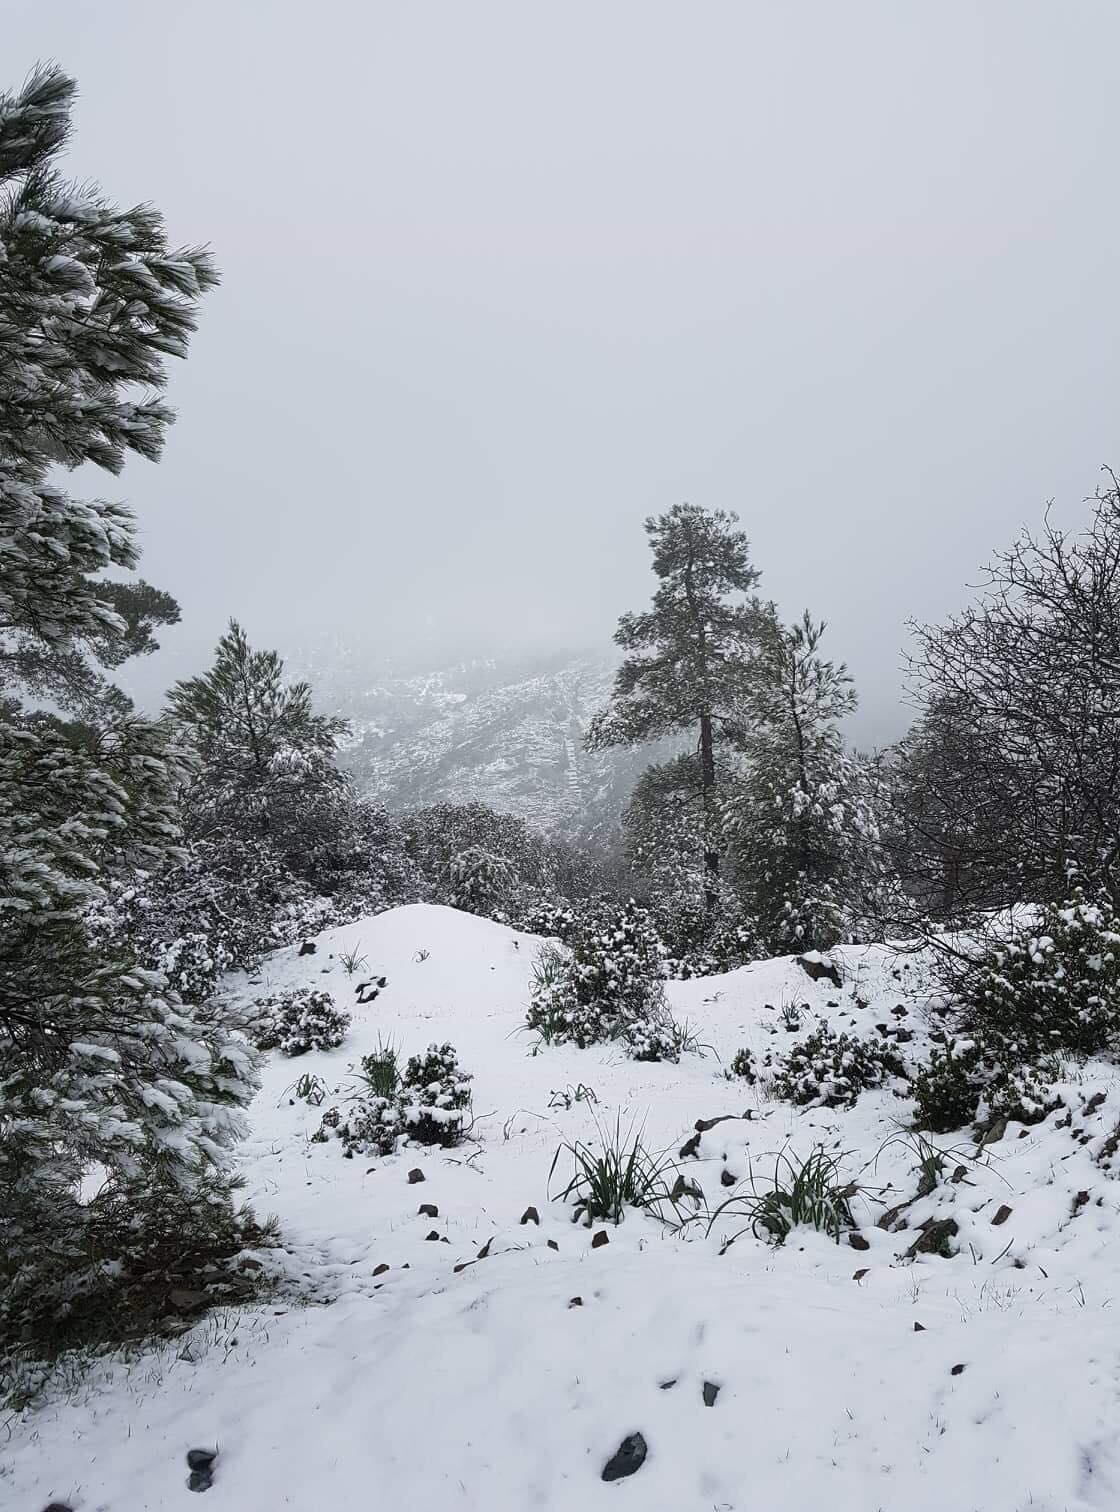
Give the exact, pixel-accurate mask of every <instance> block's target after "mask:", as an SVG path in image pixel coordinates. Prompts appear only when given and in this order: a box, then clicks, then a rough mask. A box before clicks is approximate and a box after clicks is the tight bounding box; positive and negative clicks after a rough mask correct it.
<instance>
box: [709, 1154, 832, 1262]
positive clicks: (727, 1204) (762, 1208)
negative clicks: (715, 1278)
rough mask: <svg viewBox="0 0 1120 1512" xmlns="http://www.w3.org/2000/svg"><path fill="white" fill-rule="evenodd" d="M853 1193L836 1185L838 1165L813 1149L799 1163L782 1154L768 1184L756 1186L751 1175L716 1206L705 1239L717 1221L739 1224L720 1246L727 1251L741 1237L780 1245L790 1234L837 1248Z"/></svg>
mask: <svg viewBox="0 0 1120 1512" xmlns="http://www.w3.org/2000/svg"><path fill="white" fill-rule="evenodd" d="M857 1190H858V1188H857V1187H856V1186H855V1185H854V1184H853V1183H851V1182H845V1181H844V1180H843V1179H842V1175H841V1171H840V1164H839V1161H837V1160H836V1158H835V1157H834V1156H832V1155H829V1154H828V1152H827V1151H826V1150H825V1149H824V1147H823V1146H821V1145H817V1146H816V1148H815V1149H814V1150H812V1152H811V1153H810V1154H809V1155H807V1156H806V1157H805V1159H804V1160H798V1158H797V1156H796V1155H794V1154H791V1153H790V1151H788V1150H783V1151H782V1152H781V1154H780V1155H778V1157H777V1159H776V1160H775V1162H774V1175H773V1178H772V1179H771V1181H770V1183H769V1184H768V1185H765V1186H761V1187H760V1185H759V1183H758V1181H757V1180H756V1178H755V1175H754V1172H753V1170H752V1171H751V1173H750V1175H749V1176H748V1178H747V1180H746V1182H745V1183H744V1186H743V1188H742V1189H741V1190H737V1191H736V1192H735V1193H734V1194H733V1195H732V1196H730V1197H728V1198H727V1199H726V1200H725V1201H724V1202H721V1203H720V1205H719V1207H717V1208H716V1209H715V1211H714V1212H713V1213H712V1214H711V1215H710V1216H709V1218H708V1233H709V1234H710V1233H711V1232H712V1230H713V1229H714V1228H715V1226H716V1224H717V1223H718V1222H719V1221H720V1219H722V1218H724V1217H725V1216H728V1215H730V1216H731V1217H734V1218H737V1219H742V1220H743V1227H742V1228H740V1229H739V1230H738V1232H737V1233H735V1234H732V1235H731V1237H730V1238H729V1239H727V1240H726V1241H725V1245H730V1244H733V1243H734V1242H735V1240H736V1239H738V1238H740V1237H741V1236H742V1235H743V1234H745V1233H750V1234H753V1235H754V1236H755V1238H758V1239H769V1240H771V1241H772V1242H773V1243H774V1244H784V1243H785V1241H786V1239H788V1238H789V1236H790V1234H791V1233H792V1232H793V1230H794V1229H796V1228H803V1227H804V1228H812V1229H818V1230H819V1231H820V1232H821V1233H825V1234H828V1236H829V1237H830V1238H831V1239H835V1240H836V1242H837V1243H839V1242H840V1236H841V1234H842V1233H844V1231H845V1230H847V1229H850V1228H851V1227H852V1214H851V1209H850V1207H849V1206H848V1204H849V1202H850V1201H851V1199H852V1198H853V1197H854V1196H855V1195H856V1192H857Z"/></svg>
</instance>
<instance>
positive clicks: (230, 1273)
mask: <svg viewBox="0 0 1120 1512" xmlns="http://www.w3.org/2000/svg"><path fill="white" fill-rule="evenodd" d="M238 1184H239V1183H238V1182H236V1181H231V1180H230V1179H228V1178H223V1177H220V1176H218V1175H217V1174H215V1173H210V1174H209V1175H207V1176H206V1177H205V1178H203V1179H202V1180H201V1181H200V1182H199V1183H198V1184H197V1185H196V1186H195V1187H193V1188H192V1189H189V1190H184V1188H183V1187H182V1186H181V1185H180V1184H179V1183H178V1182H175V1181H164V1180H161V1179H156V1180H155V1181H153V1182H151V1183H144V1184H143V1185H140V1186H136V1187H132V1186H122V1185H118V1184H115V1183H113V1184H109V1185H107V1186H106V1187H105V1188H104V1189H103V1190H102V1191H101V1192H99V1193H98V1194H97V1195H96V1196H94V1197H93V1198H92V1199H91V1200H90V1201H89V1202H87V1203H86V1204H84V1206H82V1207H81V1208H80V1209H78V1210H76V1212H75V1215H74V1217H75V1221H74V1222H73V1223H72V1224H68V1223H64V1224H62V1225H61V1226H60V1225H58V1224H56V1223H52V1224H51V1225H50V1228H49V1230H46V1229H45V1230H43V1231H37V1232H31V1233H29V1234H28V1235H27V1239H26V1251H25V1253H24V1255H23V1257H22V1263H21V1264H18V1265H16V1266H15V1267H14V1268H13V1269H11V1270H6V1271H4V1272H3V1285H2V1286H0V1340H4V1339H9V1340H14V1341H17V1342H16V1343H15V1346H14V1349H13V1351H12V1353H11V1354H8V1355H7V1356H5V1352H4V1349H3V1346H2V1344H0V1380H7V1382H8V1385H9V1388H10V1389H11V1390H12V1391H13V1392H18V1391H19V1390H20V1389H21V1385H22V1386H24V1387H25V1386H26V1385H27V1383H28V1382H29V1381H30V1380H31V1379H32V1378H31V1376H30V1375H29V1374H28V1373H27V1372H23V1371H20V1370H18V1369H17V1368H16V1360H17V1358H18V1357H19V1356H24V1357H27V1356H30V1357H32V1358H34V1359H37V1360H43V1359H46V1358H51V1357H53V1356H55V1355H57V1354H59V1353H61V1352H62V1351H63V1350H67V1349H74V1348H80V1347H82V1346H85V1345H89V1344H97V1345H99V1344H104V1343H119V1342H123V1341H125V1340H129V1339H140V1338H144V1337H147V1336H149V1335H151V1334H153V1333H160V1332H174V1331H178V1330H180V1329H181V1328H182V1327H183V1321H184V1314H183V1312H182V1311H180V1310H178V1308H177V1307H176V1301H177V1300H178V1299H177V1298H176V1297H175V1295H174V1293H176V1292H183V1293H185V1294H186V1295H187V1296H189V1297H190V1298H191V1303H190V1310H191V1314H192V1316H197V1314H198V1312H200V1311H201V1310H202V1308H203V1307H205V1306H206V1305H207V1303H223V1302H225V1303H229V1302H231V1301H235V1302H239V1303H240V1302H244V1301H246V1300H247V1299H249V1298H251V1296H252V1294H253V1293H254V1292H255V1291H259V1290H260V1287H261V1284H262V1283H261V1280H260V1273H259V1267H257V1268H255V1269H252V1270H239V1269H238V1267H237V1264H236V1260H237V1257H238V1255H240V1254H241V1253H242V1252H243V1251H244V1250H259V1249H264V1248H268V1247H271V1246H272V1245H273V1244H275V1242H276V1224H275V1220H272V1219H269V1220H267V1221H266V1222H264V1223H258V1222H257V1221H256V1220H255V1219H254V1217H253V1215H252V1214H251V1213H250V1212H249V1211H248V1210H247V1209H245V1208H238V1207H237V1206H236V1205H235V1203H234V1201H233V1193H234V1192H235V1191H236V1189H237V1186H238ZM9 1367H11V1374H9V1373H8V1369H9ZM6 1395H7V1392H6V1391H5V1390H3V1389H0V1402H4V1399H5V1396H6ZM7 1405H16V1406H18V1405H20V1403H19V1402H18V1401H16V1402H12V1401H11V1400H10V1399H9V1401H8V1403H7Z"/></svg>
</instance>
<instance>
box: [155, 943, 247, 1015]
mask: <svg viewBox="0 0 1120 1512" xmlns="http://www.w3.org/2000/svg"><path fill="white" fill-rule="evenodd" d="M232 965H233V961H232V959H231V957H230V954H229V952H228V950H227V949H226V947H225V946H224V945H223V944H222V943H221V941H217V942H216V943H211V941H210V938H209V936H208V935H204V934H187V935H180V936H179V938H178V939H177V940H172V941H170V943H169V944H167V945H164V946H163V947H162V949H160V950H159V951H158V953H157V955H156V970H157V971H160V972H162V973H163V975H164V976H165V977H166V978H167V981H168V984H169V986H171V987H173V988H174V989H175V991H176V992H177V993H178V994H179V996H180V997H181V998H182V999H183V1001H184V1002H186V1003H205V1002H206V1001H207V999H208V998H211V997H213V996H214V993H215V991H216V990H217V986H218V979H219V977H221V976H222V974H223V973H224V972H226V971H229V970H230V968H231V967H232Z"/></svg>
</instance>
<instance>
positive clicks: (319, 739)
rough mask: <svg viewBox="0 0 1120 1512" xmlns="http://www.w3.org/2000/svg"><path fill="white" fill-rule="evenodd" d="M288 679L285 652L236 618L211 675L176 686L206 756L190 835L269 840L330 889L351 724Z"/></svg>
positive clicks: (191, 732) (180, 721)
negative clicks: (341, 756)
mask: <svg viewBox="0 0 1120 1512" xmlns="http://www.w3.org/2000/svg"><path fill="white" fill-rule="evenodd" d="M283 679H284V663H283V661H282V660H281V658H280V657H279V656H278V655H277V653H276V652H275V651H254V650H253V649H252V648H251V647H250V645H249V641H248V638H247V637H246V635H245V632H244V630H242V628H241V626H240V625H239V624H238V623H237V621H236V620H231V621H230V627H229V630H228V631H227V632H226V634H225V635H223V636H222V638H221V640H220V641H219V642H218V647H217V653H216V656H215V660H214V665H213V666H212V667H211V669H210V671H209V672H205V673H203V674H202V675H201V676H199V677H191V678H188V679H186V680H185V681H182V682H178V683H176V684H175V686H174V688H173V689H172V690H171V692H170V694H169V695H168V706H169V710H170V713H171V717H172V719H173V720H174V721H175V723H176V724H177V725H178V726H179V728H180V729H181V730H182V731H183V733H184V734H185V736H186V737H187V739H188V741H189V743H190V745H191V746H192V747H193V749H194V750H195V752H196V753H197V756H198V774H197V777H196V778H195V781H194V782H193V783H192V784H191V787H190V789H189V791H188V793H187V795H186V811H187V815H188V825H189V832H190V834H191V836H192V838H198V839H209V838H212V837H213V836H215V835H219V834H227V835H228V834H234V835H237V836H238V837H239V838H241V839H244V840H264V841H267V842H268V843H269V844H270V845H271V846H273V847H274V849H275V850H276V852H277V854H278V855H279V856H280V857H281V859H282V860H283V861H284V863H285V864H286V865H287V866H289V867H290V868H291V869H292V870H293V872H294V873H295V874H296V875H301V876H304V877H306V878H307V879H308V880H313V881H315V882H316V883H318V884H320V885H323V886H329V880H328V876H329V874H330V873H331V872H332V870H334V869H335V868H336V866H337V857H336V855H335V851H334V845H335V837H336V835H337V834H338V832H339V826H340V821H341V817H342V816H341V810H342V809H343V808H344V807H345V801H346V794H345V780H344V778H343V776H342V773H341V772H340V771H339V770H338V768H337V766H336V765H335V761H334V753H335V748H336V746H337V743H338V740H339V738H340V737H341V736H342V735H344V734H345V733H346V730H347V728H348V726H347V724H346V721H345V720H342V719H335V718H331V717H329V716H326V715H322V714H315V713H313V712H312V708H311V688H310V686H309V685H308V684H307V683H305V682H295V683H290V684H285V683H284V680H283Z"/></svg>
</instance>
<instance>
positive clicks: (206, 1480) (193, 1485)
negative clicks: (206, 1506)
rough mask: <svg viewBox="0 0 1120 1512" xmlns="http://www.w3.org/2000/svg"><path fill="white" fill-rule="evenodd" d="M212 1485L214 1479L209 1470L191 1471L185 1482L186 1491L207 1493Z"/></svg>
mask: <svg viewBox="0 0 1120 1512" xmlns="http://www.w3.org/2000/svg"><path fill="white" fill-rule="evenodd" d="M213 1484H214V1477H213V1476H212V1475H211V1474H210V1472H209V1470H192V1471H191V1473H190V1477H189V1478H188V1480H187V1490H188V1491H209V1489H210V1487H211V1486H212V1485H213Z"/></svg>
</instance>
